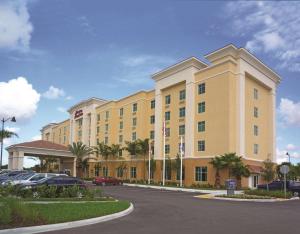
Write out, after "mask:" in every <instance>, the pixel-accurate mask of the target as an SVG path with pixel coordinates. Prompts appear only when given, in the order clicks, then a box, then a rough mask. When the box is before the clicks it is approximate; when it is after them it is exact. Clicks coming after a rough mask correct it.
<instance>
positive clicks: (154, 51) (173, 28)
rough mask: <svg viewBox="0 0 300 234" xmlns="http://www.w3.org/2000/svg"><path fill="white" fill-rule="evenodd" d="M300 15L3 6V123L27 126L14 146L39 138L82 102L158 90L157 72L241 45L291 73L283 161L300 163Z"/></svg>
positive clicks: (279, 9)
mask: <svg viewBox="0 0 300 234" xmlns="http://www.w3.org/2000/svg"><path fill="white" fill-rule="evenodd" d="M299 13H300V4H299V3H297V2H270V1H268V2H223V1H222V2H217V1H212V2H209V1H208V2H205V1H151V2H146V1H109V2H108V1H106V2H104V1H96V0H90V1H83V0H72V1H71V0H64V1H62V0H51V1H50V0H48V1H47V0H45V1H42V0H27V1H21V0H20V1H18V0H16V1H7V0H0V32H1V33H0V71H1V76H0V117H1V118H2V116H9V115H16V116H17V118H18V120H19V121H18V122H17V123H16V124H11V123H8V124H7V126H8V127H9V128H10V129H11V130H15V131H17V132H18V134H19V138H17V139H13V140H9V141H6V145H8V144H11V143H15V142H21V141H26V140H28V141H29V140H32V139H37V138H38V135H39V133H40V132H39V130H40V128H41V127H42V126H43V125H45V124H47V123H49V122H52V121H61V120H64V119H66V118H67V117H68V115H67V113H66V110H67V109H68V107H70V106H71V105H72V104H74V103H76V102H78V101H80V100H82V99H86V98H89V97H91V96H95V97H99V98H104V99H118V98H120V97H123V96H126V95H128V94H130V93H132V92H135V91H138V90H140V89H146V90H147V89H152V88H153V85H154V84H153V82H152V80H151V79H150V75H151V74H153V73H154V72H156V71H158V70H160V69H162V68H164V67H166V66H169V65H171V64H174V63H176V62H178V61H180V60H182V59H185V58H187V57H190V56H196V57H198V58H200V59H202V60H204V61H205V59H204V58H203V55H205V54H207V53H209V52H211V51H213V50H216V49H218V48H220V47H223V46H224V45H226V44H229V43H233V44H235V45H236V46H239V47H240V46H242V47H246V48H247V49H249V50H250V51H251V52H252V53H254V54H255V55H256V56H257V57H258V58H260V59H261V60H263V61H264V62H265V63H266V64H267V65H269V66H270V67H271V68H273V69H274V70H275V71H276V72H278V73H279V74H280V75H281V76H282V83H281V84H280V85H279V87H278V92H277V114H278V115H277V143H278V147H277V148H278V152H277V154H278V160H279V161H283V160H286V158H285V156H284V155H285V151H289V152H290V154H291V155H292V161H293V162H300V140H299V139H300V131H299V130H300V95H299V88H300V79H299V74H300V63H299V61H300V19H299V17H297V15H299ZM19 77H23V78H19ZM8 107H9V108H8ZM5 156H6V154H5ZM6 161H7V159H6V157H5V159H4V162H6ZM27 164H29V161H27Z"/></svg>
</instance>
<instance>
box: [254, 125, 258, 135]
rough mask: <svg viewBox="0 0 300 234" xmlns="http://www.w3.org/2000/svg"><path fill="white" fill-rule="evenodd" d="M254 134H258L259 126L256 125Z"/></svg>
mask: <svg viewBox="0 0 300 234" xmlns="http://www.w3.org/2000/svg"><path fill="white" fill-rule="evenodd" d="M253 130H254V136H258V126H257V125H254V129H253Z"/></svg>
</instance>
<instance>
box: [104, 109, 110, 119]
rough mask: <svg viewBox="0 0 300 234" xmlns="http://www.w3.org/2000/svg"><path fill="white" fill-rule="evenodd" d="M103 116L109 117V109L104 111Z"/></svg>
mask: <svg viewBox="0 0 300 234" xmlns="http://www.w3.org/2000/svg"><path fill="white" fill-rule="evenodd" d="M105 118H106V119H108V118H109V111H106V112H105Z"/></svg>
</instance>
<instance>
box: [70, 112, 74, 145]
mask: <svg viewBox="0 0 300 234" xmlns="http://www.w3.org/2000/svg"><path fill="white" fill-rule="evenodd" d="M69 134H70V136H69V144H70V145H71V144H72V143H73V142H74V120H73V118H72V116H71V115H70V133H69Z"/></svg>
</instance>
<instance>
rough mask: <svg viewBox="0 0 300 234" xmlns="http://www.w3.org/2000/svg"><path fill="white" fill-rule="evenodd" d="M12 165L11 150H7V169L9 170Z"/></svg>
mask: <svg viewBox="0 0 300 234" xmlns="http://www.w3.org/2000/svg"><path fill="white" fill-rule="evenodd" d="M12 166H13V152H8V169H9V170H11V169H12Z"/></svg>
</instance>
